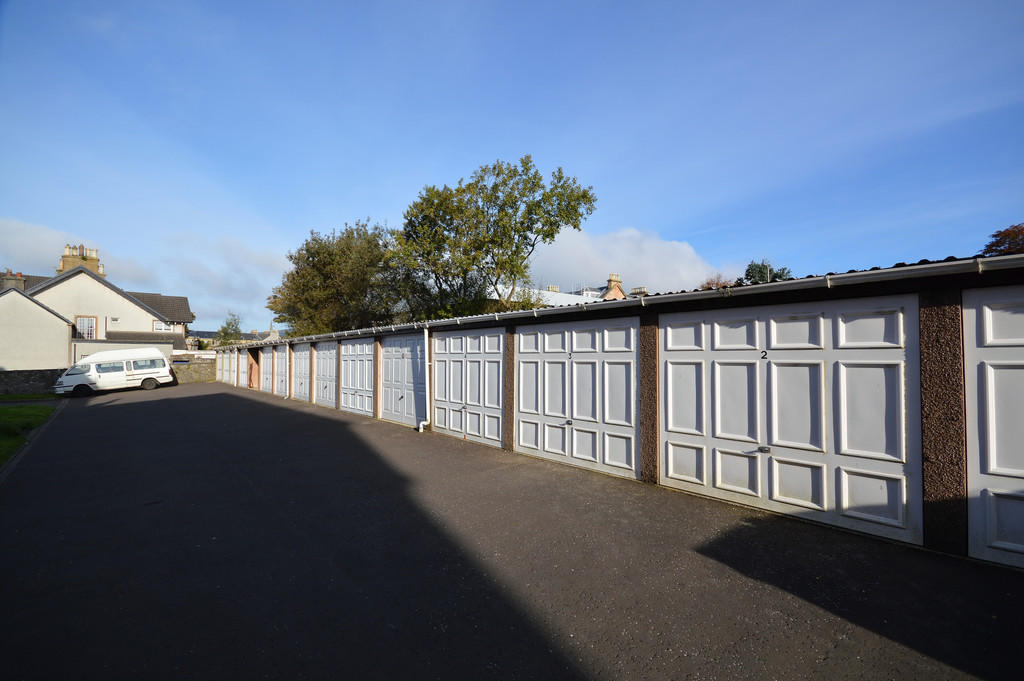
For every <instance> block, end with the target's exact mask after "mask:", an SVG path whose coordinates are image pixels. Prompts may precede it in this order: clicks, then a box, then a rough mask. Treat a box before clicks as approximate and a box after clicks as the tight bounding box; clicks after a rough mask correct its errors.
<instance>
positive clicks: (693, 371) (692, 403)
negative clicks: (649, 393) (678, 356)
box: [665, 361, 704, 435]
mask: <svg viewBox="0 0 1024 681" xmlns="http://www.w3.org/2000/svg"><path fill="white" fill-rule="evenodd" d="M665 386H666V388H667V390H666V395H665V400H666V403H665V404H666V425H665V427H666V430H668V431H670V432H673V433H690V434H692V435H703V434H704V362H702V361H696V362H681V361H669V362H666V363H665Z"/></svg>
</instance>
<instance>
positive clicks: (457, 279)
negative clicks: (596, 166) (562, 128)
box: [392, 155, 597, 314]
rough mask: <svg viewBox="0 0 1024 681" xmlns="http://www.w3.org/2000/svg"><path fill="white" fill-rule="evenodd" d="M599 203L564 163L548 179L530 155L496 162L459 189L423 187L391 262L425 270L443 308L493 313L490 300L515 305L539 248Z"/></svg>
mask: <svg viewBox="0 0 1024 681" xmlns="http://www.w3.org/2000/svg"><path fill="white" fill-rule="evenodd" d="M596 200H597V199H596V197H595V195H594V191H593V188H592V187H582V186H580V184H579V182H577V180H576V178H575V177H568V176H566V175H565V173H564V172H563V171H562V169H561V168H558V169H557V170H555V171H554V172H552V173H551V178H550V180H549V182H547V183H545V182H544V176H543V175H542V174H541V172H540V171H539V170H537V167H536V166H535V165H534V163H533V159H532V158H531V157H530V156H529V155H526V156H523V157H522V158H521V159H519V162H518V163H505V162H503V161H496V162H495V163H494V164H493V165H485V166H482V167H480V168H479V169H477V171H476V172H474V173H473V175H472V176H471V177H470V179H469V181H463V180H460V181H459V183H458V185H456V186H455V187H448V186H447V185H445V186H444V187H441V188H438V187H435V186H427V187H425V188H424V189H423V191H422V192H420V195H419V198H418V199H417V200H416V201H414V202H413V203H412V204H411V205H410V206H409V208H408V209H407V210H406V211H405V216H404V217H405V224H404V226H403V229H402V230H400V231H397V232H396V233H395V235H394V238H395V249H394V254H393V258H392V261H393V262H394V263H395V264H396V266H398V267H401V268H406V269H408V270H411V271H415V272H418V273H419V280H420V281H421V282H423V283H424V284H426V285H427V286H429V288H430V289H431V292H432V294H433V295H434V296H436V298H437V301H438V303H439V307H438V310H437V311H438V312H441V313H448V314H469V313H473V312H483V311H487V308H488V305H487V298H491V299H492V300H496V301H497V309H498V310H509V309H516V308H517V307H519V306H521V305H522V304H524V303H523V295H522V294H523V292H522V288H523V287H524V286H525V285H527V284H528V282H529V260H530V256H531V255H533V252H534V250H535V249H536V248H537V246H538V245H539V244H541V243H551V242H552V241H554V240H555V237H556V236H557V235H558V233H559V232H560V231H561V230H562V228H564V227H571V228H572V229H576V230H578V229H579V228H580V225H581V224H582V222H583V221H584V220H585V219H586V218H587V217H588V216H590V215H591V214H592V213H593V211H594V204H595V202H596Z"/></svg>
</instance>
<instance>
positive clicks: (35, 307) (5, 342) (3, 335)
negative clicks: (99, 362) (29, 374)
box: [0, 288, 71, 371]
mask: <svg viewBox="0 0 1024 681" xmlns="http://www.w3.org/2000/svg"><path fill="white" fill-rule="evenodd" d="M70 352H71V322H70V321H69V320H68V319H67V318H65V317H64V316H62V315H61V314H59V313H58V312H56V311H54V310H52V309H51V308H49V307H47V306H46V305H44V304H43V303H41V302H39V301H38V300H36V299H35V298H32V297H31V296H29V295H26V294H25V293H23V292H22V291H19V290H18V289H16V288H9V289H5V290H3V291H0V371H17V370H20V369H61V368H64V367H66V366H68V365H70V364H71V355H70Z"/></svg>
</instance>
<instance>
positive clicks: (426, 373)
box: [413, 326, 430, 433]
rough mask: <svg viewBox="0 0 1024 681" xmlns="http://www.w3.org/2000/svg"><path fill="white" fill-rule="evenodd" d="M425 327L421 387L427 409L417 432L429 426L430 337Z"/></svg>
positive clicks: (414, 396)
mask: <svg viewBox="0 0 1024 681" xmlns="http://www.w3.org/2000/svg"><path fill="white" fill-rule="evenodd" d="M429 333H430V332H429V331H428V330H427V327H426V326H424V327H423V380H424V382H425V383H426V385H425V386H423V393H424V400H423V401H424V402H425V403H426V407H427V418H426V420H425V421H420V425H419V427H417V430H418V431H420V432H421V433H422V432H423V426H429V425H430V336H429ZM413 399H416V393H413Z"/></svg>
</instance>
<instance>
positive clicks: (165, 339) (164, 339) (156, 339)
mask: <svg viewBox="0 0 1024 681" xmlns="http://www.w3.org/2000/svg"><path fill="white" fill-rule="evenodd" d="M107 340H108V341H132V342H135V341H145V342H147V343H171V344H172V346H173V348H174V349H175V350H187V348H186V347H185V338H184V336H182V335H181V334H180V333H160V332H153V331H149V332H147V331H107Z"/></svg>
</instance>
